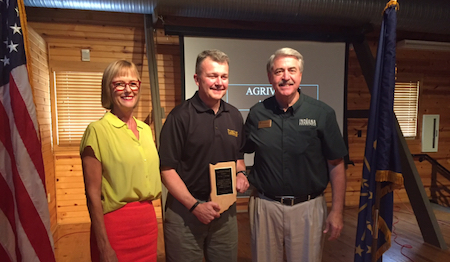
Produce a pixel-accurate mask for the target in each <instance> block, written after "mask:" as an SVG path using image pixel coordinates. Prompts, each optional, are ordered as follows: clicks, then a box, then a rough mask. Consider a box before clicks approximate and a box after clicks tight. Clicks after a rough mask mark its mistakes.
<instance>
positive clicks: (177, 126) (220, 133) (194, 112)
mask: <svg viewBox="0 0 450 262" xmlns="http://www.w3.org/2000/svg"><path fill="white" fill-rule="evenodd" d="M243 145H244V123H243V119H242V115H241V113H240V112H239V111H238V110H237V109H236V108H235V107H233V106H232V105H230V104H228V103H226V102H224V101H223V100H222V101H221V103H220V108H219V110H218V111H217V114H214V111H213V110H212V109H210V108H209V107H207V106H206V105H205V104H204V103H203V101H202V100H201V99H200V97H199V95H198V92H196V93H195V95H194V96H193V97H192V98H190V99H189V100H186V101H184V102H183V103H182V104H181V105H179V106H177V107H175V108H174V109H173V110H172V111H171V112H170V114H169V115H168V116H167V119H166V122H165V123H164V126H163V128H162V130H161V144H160V148H159V156H160V161H161V166H166V167H171V168H175V170H176V171H177V173H178V175H179V176H180V177H181V179H182V180H183V182H184V183H185V184H186V186H187V188H188V190H189V192H190V193H191V194H192V195H193V196H194V197H195V198H197V199H201V200H208V199H209V195H210V192H211V185H210V178H209V164H210V163H211V164H217V163H218V162H226V161H236V160H238V159H243V158H244V155H243V153H242V151H241V149H242V147H243Z"/></svg>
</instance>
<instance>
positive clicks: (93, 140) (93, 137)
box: [80, 123, 102, 162]
mask: <svg viewBox="0 0 450 262" xmlns="http://www.w3.org/2000/svg"><path fill="white" fill-rule="evenodd" d="M88 146H90V147H91V148H92V150H93V151H94V154H95V157H96V158H97V160H98V161H100V162H102V158H101V154H100V145H99V140H98V135H97V130H96V129H95V127H94V125H93V124H92V123H91V124H89V125H88V127H87V128H86V130H85V131H84V134H83V137H82V138H81V143H80V156H81V155H82V154H83V151H84V149H85V148H86V147H88Z"/></svg>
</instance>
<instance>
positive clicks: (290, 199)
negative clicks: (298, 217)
mask: <svg viewBox="0 0 450 262" xmlns="http://www.w3.org/2000/svg"><path fill="white" fill-rule="evenodd" d="M294 200H295V197H293V196H281V197H280V202H281V204H284V205H287V206H293V205H294ZM285 203H286V204H285Z"/></svg>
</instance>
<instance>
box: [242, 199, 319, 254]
mask: <svg viewBox="0 0 450 262" xmlns="http://www.w3.org/2000/svg"><path fill="white" fill-rule="evenodd" d="M326 217H327V207H326V203H325V198H324V197H323V196H319V197H317V198H315V199H312V200H309V201H305V202H303V203H299V204H296V205H294V206H286V205H283V204H281V203H279V202H276V201H273V200H269V199H268V198H266V197H264V196H262V195H261V194H258V193H256V192H254V194H253V195H252V196H251V197H250V200H249V220H250V230H251V235H252V237H251V239H252V261H253V262H282V261H283V249H284V250H285V251H286V258H287V261H288V262H300V261H301V262H321V261H322V249H323V243H324V239H325V236H324V234H323V230H324V229H325V221H326Z"/></svg>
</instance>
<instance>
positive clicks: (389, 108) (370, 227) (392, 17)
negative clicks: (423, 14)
mask: <svg viewBox="0 0 450 262" xmlns="http://www.w3.org/2000/svg"><path fill="white" fill-rule="evenodd" d="M396 9H398V3H397V1H390V2H389V3H388V4H387V6H386V9H385V12H384V15H383V22H382V24H381V32H380V40H379V43H378V51H377V59H376V68H375V75H374V83H373V88H372V95H371V102H370V115H369V123H368V127H367V138H366V149H365V157H364V166H363V177H362V181H361V195H360V202H359V213H358V226H357V232H356V244H355V257H354V261H355V262H368V261H372V256H373V255H374V256H376V257H375V260H374V261H379V260H380V258H381V256H382V254H383V253H384V252H385V251H387V250H388V249H389V248H390V246H391V231H392V218H393V193H392V191H393V189H394V188H395V187H396V186H400V185H402V184H403V177H402V174H401V165H400V156H399V150H398V142H397V140H398V137H397V132H396V128H395V126H396V121H397V120H396V118H395V115H394V109H393V108H394V89H395V47H396V25H397V14H396ZM377 185H378V186H377ZM377 187H378V188H377ZM377 198H379V204H376V201H377Z"/></svg>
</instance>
